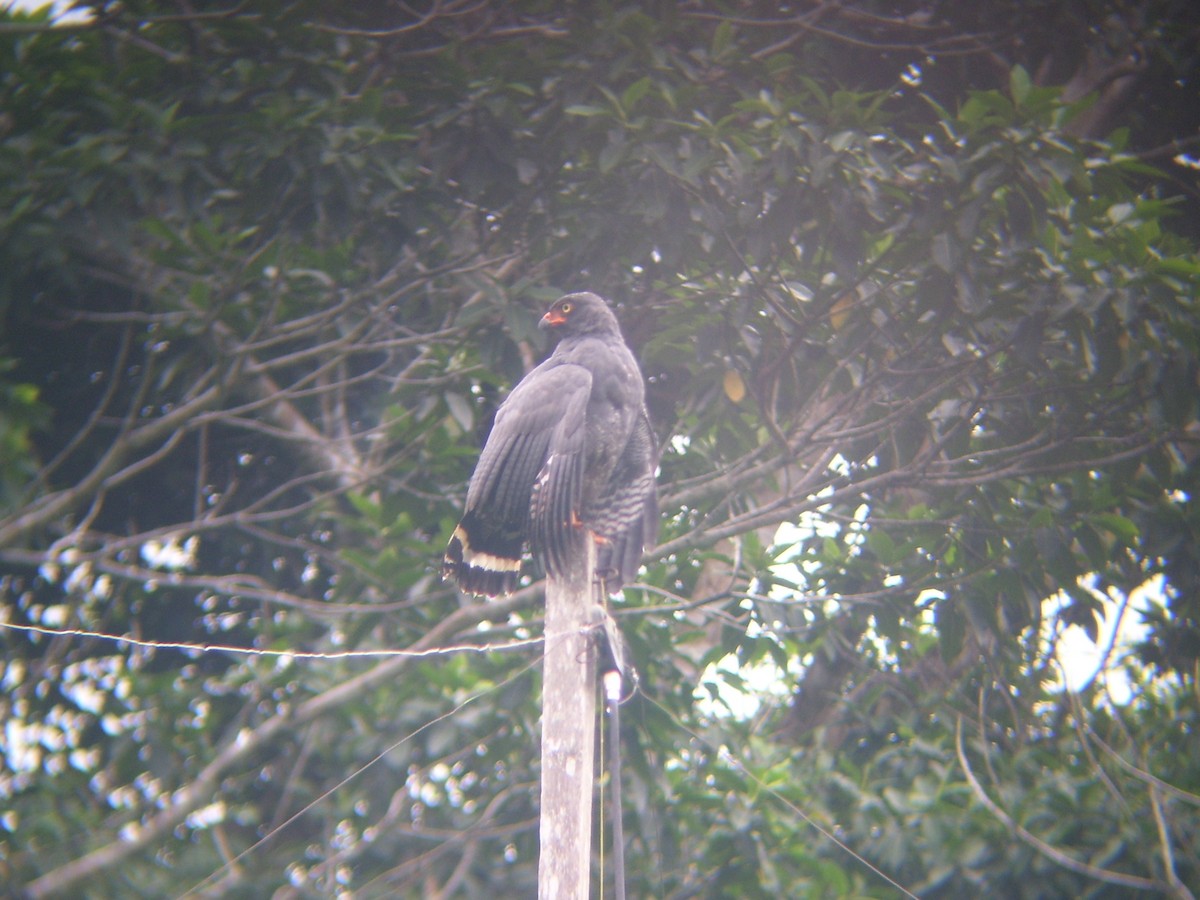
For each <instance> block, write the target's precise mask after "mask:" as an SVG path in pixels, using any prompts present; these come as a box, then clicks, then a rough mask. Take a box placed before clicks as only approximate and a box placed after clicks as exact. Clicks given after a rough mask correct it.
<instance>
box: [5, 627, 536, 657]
mask: <svg viewBox="0 0 1200 900" xmlns="http://www.w3.org/2000/svg"><path fill="white" fill-rule="evenodd" d="M0 628H5V629H8V630H9V631H24V632H33V633H35V634H45V635H50V636H51V637H82V638H96V639H99V640H105V641H112V642H113V643H117V644H128V645H129V646H131V647H144V648H147V649H154V650H183V651H186V652H189V653H231V654H235V655H241V656H269V657H276V658H280V659H286V660H289V661H290V660H294V659H357V658H386V657H395V656H401V657H407V658H409V659H420V658H422V657H427V656H450V655H452V654H455V653H500V652H503V651H505V650H520V649H522V648H525V647H532V646H535V645H537V644H541V643H542V642H543V640H544V638H542V637H533V638H523V639H520V640H515V641H508V642H505V643H500V644H453V645H451V646H449V647H431V648H429V649H428V650H265V649H263V648H261V647H237V646H233V645H230V644H192V643H186V642H182V641H150V640H143V639H141V638H134V637H129V636H128V635H118V634H105V633H104V632H102V631H87V630H85V629H81V628H47V627H46V626H44V625H17V624H15V623H12V622H0Z"/></svg>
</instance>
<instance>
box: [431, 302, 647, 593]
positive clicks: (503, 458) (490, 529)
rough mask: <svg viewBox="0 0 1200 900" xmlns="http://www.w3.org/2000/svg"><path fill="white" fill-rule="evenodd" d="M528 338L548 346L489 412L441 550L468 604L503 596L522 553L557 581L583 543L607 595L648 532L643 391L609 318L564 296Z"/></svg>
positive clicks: (630, 568) (603, 308) (627, 575)
mask: <svg viewBox="0 0 1200 900" xmlns="http://www.w3.org/2000/svg"><path fill="white" fill-rule="evenodd" d="M538 327H540V328H543V329H548V330H549V331H550V332H551V333H553V334H555V335H557V336H558V339H559V340H558V346H557V347H555V349H554V352H553V353H552V354H551V355H550V357H549V358H548V359H547V360H546V361H545V362H543V363H542V364H541V365H540V366H538V367H537V368H536V369H534V370H533V371H532V372H530V373H529V374H528V375H526V376H525V377H524V378H522V379H521V381H520V382H519V383H518V384H517V386H516V387H515V388H513V390H512V393H510V394H509V395H508V398H507V399H506V400H505V401H504V402H503V403H502V404H501V405H500V409H499V410H497V412H496V421H495V424H494V425H493V426H492V431H491V434H490V435H488V439H487V443H486V444H485V445H484V448H483V453H482V454H481V455H480V457H479V462H478V464H477V465H476V466H475V474H474V475H472V476H471V483H470V485H469V486H468V488H467V505H466V510H465V512H464V513H463V517H462V521H461V522H459V523H458V527H456V528H455V529H454V534H453V535H452V536H451V538H450V543H449V545H448V546H447V547H446V555H445V559H444V561H443V563H442V577H443V578H448V579H453V580H454V581H456V582H458V586H459V587H460V588H461V589H462V590H463V591H465V592H467V593H469V594H478V595H484V596H488V597H497V596H500V595H502V594H508V593H511V592H512V590H513V589H514V588H515V587H516V585H517V579H518V577H519V575H520V572H521V554H522V551H523V549H524V547H525V545H526V543H528V544H529V545H530V546H531V548H532V550H533V552H534V554H535V555H536V556H537V557H538V559H539V560H540V561H541V562H542V565H543V566H544V567H545V569H546V571H547V572H549V573H550V574H552V575H561V574H563V573H564V572H566V571H568V568H569V567H570V566H571V565H572V564H573V563H574V562H576V561H577V560H579V559H581V558H582V556H581V554H582V551H583V549H584V544H583V541H584V539H585V535H586V534H587V533H588V532H591V533H592V534H593V535H594V536H595V539H596V542H597V571H598V573H599V574H601V575H602V576H603V577H604V579H605V584H606V586H607V587H608V589H609V590H616V589H618V588H619V587H620V586H621V585H622V584H623V583H625V582H627V581H630V580H631V579H632V578H633V577H634V575H635V574H636V572H637V567H638V564H639V562H640V561H641V557H642V550H643V547H644V545H645V544H646V543H647V542H649V541H652V540H653V539H654V536H655V532H656V530H657V520H658V501H657V499H656V497H655V491H654V469H655V465H656V451H655V447H654V438H653V435H652V434H651V431H650V420H649V417H648V416H647V415H646V405H645V400H644V395H645V385H644V384H643V382H642V373H641V371H640V370H639V369H638V365H637V361H636V360H635V359H634V358H633V353H631V352H630V350H629V347H628V346H626V344H625V341H624V340H623V339H622V337H621V330H620V327H619V326H618V324H617V318H616V316H614V315H613V313H612V310H611V309H609V308H608V304H607V303H605V302H604V301H603V300H602V299H601V298H600V297H598V296H596V295H595V294H591V293H580V294H567V295H566V296H565V297H561V298H559V299H558V300H556V301H555V302H554V304H553V305H552V306H551V307H550V309H549V310H548V311H547V313H546V314H545V315H544V316H542V320H541V322H539V323H538Z"/></svg>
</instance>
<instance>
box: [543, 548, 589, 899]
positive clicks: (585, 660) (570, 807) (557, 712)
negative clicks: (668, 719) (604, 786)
mask: <svg viewBox="0 0 1200 900" xmlns="http://www.w3.org/2000/svg"><path fill="white" fill-rule="evenodd" d="M584 543H585V544H586V545H587V554H586V557H587V558H586V561H584V562H585V564H584V565H582V566H578V567H576V568H575V571H574V572H572V573H570V574H569V576H568V577H564V578H547V579H546V631H545V635H546V644H545V650H544V652H543V656H542V810H541V830H540V833H539V839H540V843H541V855H540V856H539V857H538V900H586V898H587V896H588V887H589V884H590V881H591V859H592V789H593V782H594V778H595V775H594V773H595V759H594V756H595V742H596V685H595V680H596V656H595V651H594V649H593V647H594V644H593V641H592V635H591V633H590V630H589V627H588V626H589V625H590V624H591V611H592V606H593V599H592V590H593V588H592V573H593V572H594V571H595V570H596V545H595V542H594V541H593V540H592V539H591V535H588V538H587V540H586V541H585V542H584Z"/></svg>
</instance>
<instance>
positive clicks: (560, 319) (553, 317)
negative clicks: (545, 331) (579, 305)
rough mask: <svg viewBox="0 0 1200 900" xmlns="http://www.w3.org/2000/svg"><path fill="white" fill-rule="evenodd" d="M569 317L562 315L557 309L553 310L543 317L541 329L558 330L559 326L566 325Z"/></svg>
mask: <svg viewBox="0 0 1200 900" xmlns="http://www.w3.org/2000/svg"><path fill="white" fill-rule="evenodd" d="M566 321H567V317H566V316H564V315H563V314H562V313H560V312H559V311H558V310H557V309H552V310H550V311H549V312H547V313H546V314H545V315H544V316H542V321H540V322H538V327H539V328H556V327H558V326H559V325H563V324H565V323H566Z"/></svg>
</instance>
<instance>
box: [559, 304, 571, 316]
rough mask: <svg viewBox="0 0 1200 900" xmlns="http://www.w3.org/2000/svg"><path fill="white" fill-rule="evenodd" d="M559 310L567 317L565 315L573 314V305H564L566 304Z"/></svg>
mask: <svg viewBox="0 0 1200 900" xmlns="http://www.w3.org/2000/svg"><path fill="white" fill-rule="evenodd" d="M558 309H559V312H561V313H562V314H563V315H564V316H565V315H567V314H569V313H570V312H571V304H570V303H564V304H563V305H562V306H560V307H559V308H558Z"/></svg>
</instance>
